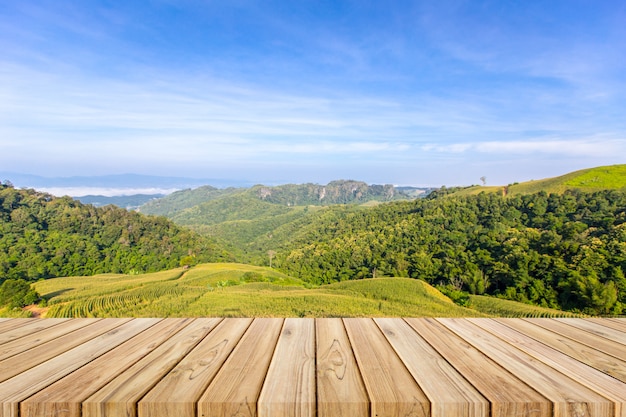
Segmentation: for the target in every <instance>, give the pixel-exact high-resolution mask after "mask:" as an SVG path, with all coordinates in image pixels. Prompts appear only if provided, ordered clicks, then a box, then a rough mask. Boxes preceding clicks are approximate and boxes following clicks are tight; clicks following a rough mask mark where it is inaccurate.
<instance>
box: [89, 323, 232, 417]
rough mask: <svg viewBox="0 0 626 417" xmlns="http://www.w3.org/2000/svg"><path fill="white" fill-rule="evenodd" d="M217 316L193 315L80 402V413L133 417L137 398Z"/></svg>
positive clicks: (179, 357) (171, 365) (207, 329)
mask: <svg viewBox="0 0 626 417" xmlns="http://www.w3.org/2000/svg"><path fill="white" fill-rule="evenodd" d="M220 321H221V319H194V320H193V321H192V322H191V323H190V324H188V325H187V326H185V327H184V328H183V329H182V330H180V331H179V332H177V333H176V334H175V335H174V336H173V337H172V338H171V339H169V340H167V341H165V342H164V343H162V344H161V345H159V346H158V347H157V348H156V349H154V350H153V351H152V352H150V353H149V354H148V355H146V356H144V357H143V358H142V359H141V360H139V361H138V362H137V363H135V364H134V365H133V366H131V367H130V368H128V369H126V370H125V371H124V372H122V373H120V374H119V375H118V376H117V377H116V378H115V379H113V380H111V381H110V382H109V383H108V384H106V385H105V386H104V387H102V388H101V389H100V390H98V391H97V392H96V393H95V394H93V395H92V396H90V397H89V398H87V399H86V400H85V401H83V403H82V412H83V416H85V417H90V416H98V417H117V416H120V417H121V416H123V417H134V416H136V415H137V406H136V404H137V402H138V401H139V400H140V399H141V397H143V396H144V395H145V394H146V393H147V392H148V391H149V390H150V389H151V388H152V387H153V386H154V384H155V383H156V381H159V380H160V379H161V378H162V377H163V376H165V375H166V374H167V373H168V372H169V371H170V370H171V369H172V368H173V367H174V366H176V364H177V363H178V362H180V360H181V359H182V358H183V357H185V355H186V354H187V353H189V352H190V351H191V350H192V349H193V348H194V347H195V346H196V345H197V344H198V343H199V342H200V341H201V340H202V339H203V338H204V337H205V336H206V335H207V334H208V333H209V332H210V331H211V330H212V329H213V328H214V327H215V326H216V325H217V324H218V323H219V322H220Z"/></svg>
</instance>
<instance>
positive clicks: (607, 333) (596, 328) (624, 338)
mask: <svg viewBox="0 0 626 417" xmlns="http://www.w3.org/2000/svg"><path fill="white" fill-rule="evenodd" d="M555 320H558V321H560V322H562V323H565V324H569V325H570V326H573V327H576V328H577V329H581V330H584V331H586V332H589V333H592V334H594V335H596V336H599V337H603V338H605V339H609V340H612V341H613V342H616V343H621V344H622V345H624V347H626V333H625V332H622V331H620V330H615V329H611V328H609V327H607V326H603V325H601V324H599V323H598V322H593V321H591V320H586V319H569V318H568V319H555Z"/></svg>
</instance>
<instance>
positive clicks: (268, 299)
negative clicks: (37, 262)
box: [0, 264, 560, 317]
mask: <svg viewBox="0 0 626 417" xmlns="http://www.w3.org/2000/svg"><path fill="white" fill-rule="evenodd" d="M246 273H247V274H246ZM246 279H247V282H246ZM35 288H36V289H37V291H38V292H39V293H40V294H42V295H43V296H44V297H45V298H46V299H47V300H48V308H49V310H48V312H47V317H203V316H225V317H270V316H273V317H422V316H430V317H468V316H473V317H480V316H486V315H496V314H497V315H502V316H538V315H544V316H546V315H554V316H556V315H559V313H560V312H558V311H555V310H548V309H540V308H535V307H532V306H526V305H523V304H520V303H515V302H510V301H505V300H497V299H489V300H488V301H490V303H487V307H486V308H488V309H489V311H488V312H487V311H486V312H485V313H482V312H480V311H478V310H472V309H467V308H464V307H460V306H457V305H455V304H453V303H452V302H451V301H450V299H448V298H447V297H445V296H444V295H443V294H441V293H440V292H439V291H437V290H436V289H435V288H433V287H431V286H430V285H428V284H427V283H425V282H423V281H419V280H415V279H408V278H377V279H367V280H360V281H347V282H340V283H335V284H331V285H325V286H321V287H318V288H307V286H306V284H305V283H304V282H302V281H300V280H298V279H296V278H293V277H289V276H287V275H284V274H281V273H279V272H276V271H274V270H271V269H268V268H262V267H255V266H250V265H243V264H204V265H199V266H197V267H195V268H192V269H191V270H188V271H183V270H182V269H175V270H171V271H163V272H159V273H153V274H144V275H111V274H109V275H99V276H96V277H68V278H57V279H50V280H46V281H40V282H38V283H36V284H35ZM478 306H479V305H478V304H477V307H478ZM540 310H541V311H540ZM3 313H4V315H14V314H7V312H6V311H5V312H2V311H0V315H3Z"/></svg>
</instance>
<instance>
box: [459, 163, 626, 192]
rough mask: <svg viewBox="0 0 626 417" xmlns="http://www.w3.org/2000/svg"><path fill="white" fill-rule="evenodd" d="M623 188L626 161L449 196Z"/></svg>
mask: <svg viewBox="0 0 626 417" xmlns="http://www.w3.org/2000/svg"><path fill="white" fill-rule="evenodd" d="M624 188H626V164H622V165H609V166H601V167H595V168H588V169H583V170H580V171H574V172H570V173H568V174H565V175H561V176H558V177H554V178H545V179H542V180H536V181H534V180H533V181H526V182H521V183H514V184H509V185H507V186H488V187H485V186H472V187H467V188H463V189H461V190H459V191H458V192H456V193H452V194H450V195H474V194H478V193H480V192H494V193H502V194H503V195H509V196H512V195H521V194H533V193H538V192H540V191H543V192H546V193H548V194H550V193H557V194H562V193H564V192H565V191H567V190H580V191H586V192H593V191H602V190H617V189H624Z"/></svg>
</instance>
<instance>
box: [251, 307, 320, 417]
mask: <svg viewBox="0 0 626 417" xmlns="http://www.w3.org/2000/svg"><path fill="white" fill-rule="evenodd" d="M315 396H316V392H315V320H314V319H294V318H288V319H285V322H284V324H283V328H282V330H281V332H280V336H279V338H278V342H277V344H276V349H275V350H274V355H273V357H272V361H271V362H270V367H269V369H268V371H267V374H266V377H265V382H264V384H263V388H262V389H261V394H260V395H259V400H258V403H257V404H258V406H257V409H258V415H259V417H270V416H294V417H315Z"/></svg>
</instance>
